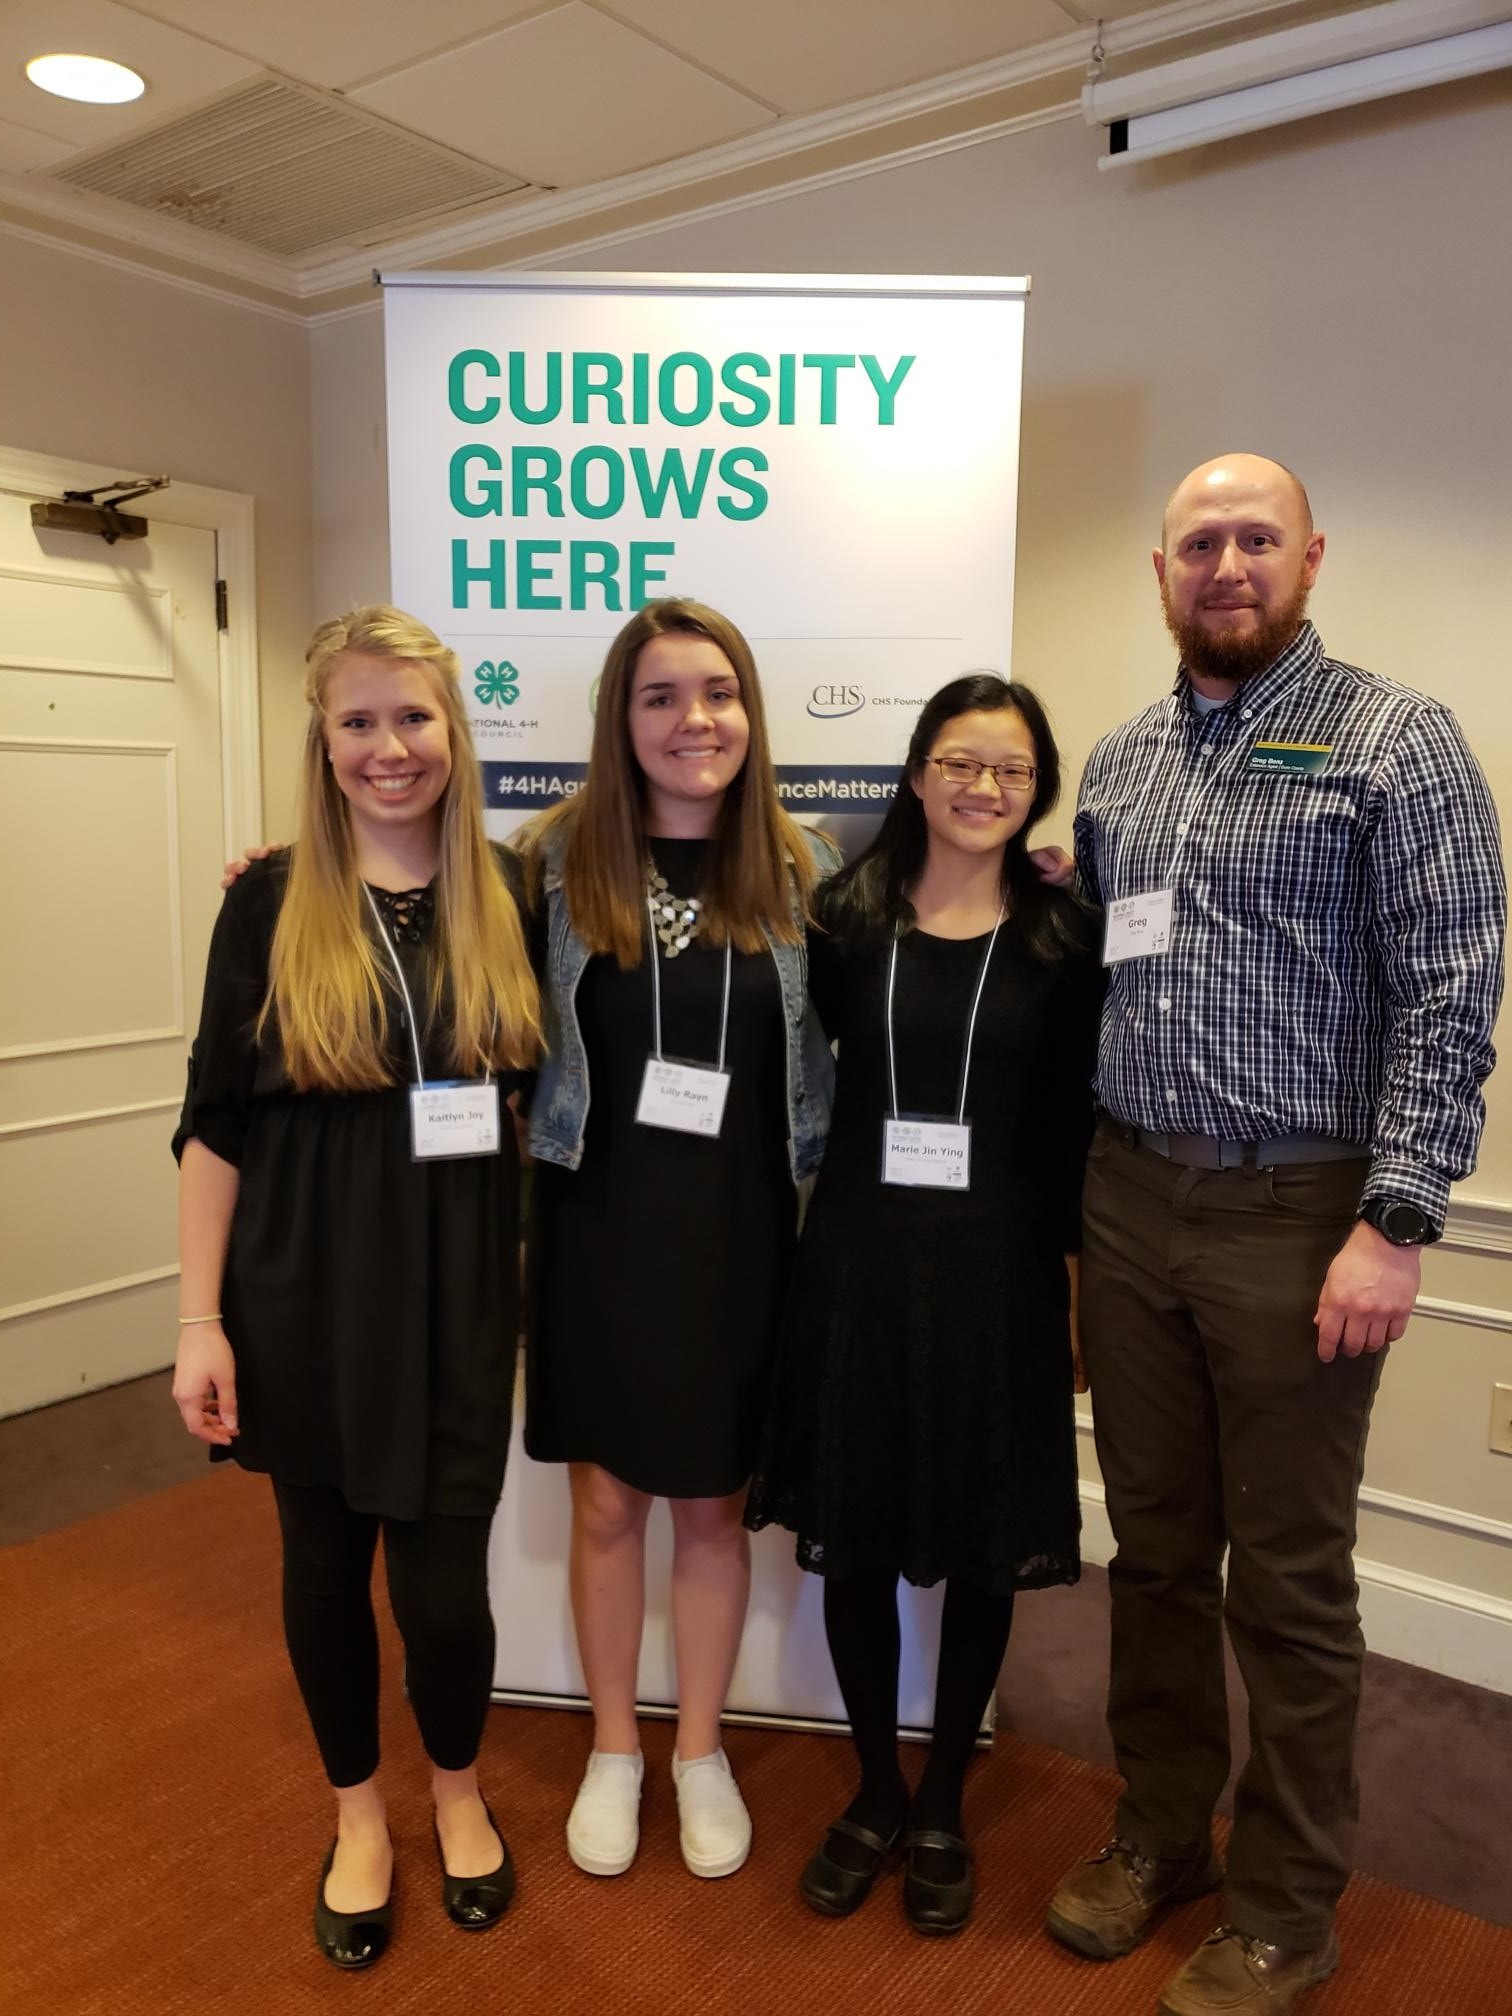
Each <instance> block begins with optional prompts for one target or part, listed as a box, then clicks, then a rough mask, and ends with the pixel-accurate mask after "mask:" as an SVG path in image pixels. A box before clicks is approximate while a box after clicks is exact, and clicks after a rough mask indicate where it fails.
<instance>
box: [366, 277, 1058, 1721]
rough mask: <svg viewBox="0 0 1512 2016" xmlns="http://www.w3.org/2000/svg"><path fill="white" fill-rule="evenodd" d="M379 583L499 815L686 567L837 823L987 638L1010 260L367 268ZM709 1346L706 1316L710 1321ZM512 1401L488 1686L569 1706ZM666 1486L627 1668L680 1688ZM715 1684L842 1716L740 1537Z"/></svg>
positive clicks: (995, 622) (571, 1674) (556, 1550)
mask: <svg viewBox="0 0 1512 2016" xmlns="http://www.w3.org/2000/svg"><path fill="white" fill-rule="evenodd" d="M382 277H383V281H384V286H385V290H386V291H385V302H384V306H385V329H386V340H387V358H388V364H387V368H388V437H389V499H390V503H389V509H390V524H391V531H392V540H393V566H392V579H393V598H394V600H395V601H396V602H397V603H398V604H399V605H400V606H401V607H403V608H406V609H409V610H411V611H412V612H413V613H414V614H415V615H417V616H421V617H423V618H424V620H425V621H426V622H427V623H429V624H430V625H431V627H432V628H433V629H434V630H435V631H436V632H437V633H438V634H439V635H440V636H441V637H442V638H444V639H445V641H446V642H447V643H449V644H451V645H452V646H453V647H454V648H455V649H456V651H457V652H458V654H459V656H460V658H461V660H462V666H463V673H464V679H465V690H466V695H467V701H468V707H469V711H470V714H471V719H472V725H473V732H474V735H475V737H476V740H477V745H478V753H479V756H480V757H481V759H482V763H483V772H484V777H485V780H486V788H487V793H488V805H489V826H490V829H491V831H493V832H494V834H495V835H496V836H498V837H504V836H506V835H507V834H508V833H510V832H511V831H513V829H514V828H515V827H516V826H518V825H519V824H520V823H521V821H522V820H524V819H525V818H527V817H529V815H530V814H531V813H533V812H536V811H539V810H540V809H541V808H542V807H543V806H545V805H547V804H549V803H551V802H552V801H553V800H555V799H559V798H562V797H565V796H570V795H571V794H572V793H573V792H574V791H576V790H577V789H578V787H579V785H580V784H581V782H582V779H583V776H584V774H585V770H586V764H587V756H588V747H589V740H590V736H591V732H592V720H593V706H594V700H595V697H596V691H597V681H598V675H599V672H600V669H601V667H602V663H603V658H604V652H605V649H606V647H607V645H608V643H609V641H610V639H611V638H612V637H613V636H614V635H615V633H616V632H617V631H618V630H619V629H620V628H621V627H622V625H623V624H624V622H625V621H626V619H627V617H629V616H630V615H631V614H632V613H633V612H634V611H635V610H636V609H637V608H638V607H640V606H641V605H642V604H643V603H644V602H646V601H648V600H650V599H652V598H654V597H656V596H661V595H690V596H694V597H696V598H697V599H698V600H700V601H703V602H707V603H710V604H712V605H713V607H714V608H716V609H718V610H720V611H721V612H722V613H723V614H724V615H726V616H728V617H730V618H731V620H732V621H733V622H735V623H736V624H737V625H738V626H739V628H740V629H741V630H743V631H744V632H745V634H746V636H747V637H748V638H749V639H750V642H751V644H752V646H753V648H754V651H755V655H756V662H757V665H758V667H759V668H760V672H761V678H762V687H763V691H764V693H765V696H766V706H767V718H768V724H769V727H770V731H771V738H772V748H773V754H774V757H775V760H776V764H777V776H778V790H779V791H780V793H781V794H782V796H783V799H784V801H785V802H786V803H787V805H788V808H789V810H791V811H792V812H793V813H795V814H796V815H797V816H799V817H803V818H810V819H822V820H823V822H824V823H825V824H827V825H831V826H836V827H838V828H840V830H842V831H843V829H844V821H845V815H852V814H869V815H870V816H871V818H872V819H873V820H874V819H875V817H876V815H878V814H879V813H881V812H882V811H883V810H884V809H885V807H886V803H887V800H888V799H889V798H890V797H891V795H892V790H893V786H894V784H895V782H896V778H897V773H898V765H899V762H900V760H901V758H902V755H903V752H904V749H905V747H906V745H907V741H908V737H909V735H910V733H911V732H912V729H913V724H914V721H915V719H916V718H917V715H918V711H919V709H920V707H921V706H922V705H923V703H924V701H925V700H926V699H927V698H928V697H929V695H930V694H931V693H932V692H933V691H934V690H935V689H936V688H937V687H938V686H940V685H942V684H944V682H945V681H946V680H947V679H950V678H953V677H955V676H956V675H957V674H959V673H961V672H965V671H969V670H973V669H981V668H986V667H991V668H994V669H996V670H998V671H1001V672H1003V673H1005V674H1006V673H1007V672H1008V670H1009V650H1010V644H1011V639H1012V629H1013V557H1014V533H1015V506H1016V499H1017V490H1018V438H1019V388H1020V381H1021V374H1022V356H1023V323H1024V303H1025V297H1026V295H1027V292H1028V283H1027V282H1026V281H1024V280H998V279H907V278H896V277H888V278H850V277H828V276H813V275H803V276H775V275H757V276H749V275H736V274H705V275H668V274H574V273H568V274H536V275H522V274H515V273H510V274H500V275H474V274H433V273H419V274H385V275H384V276H382ZM711 1346H715V1348H717V1340H713V1339H711ZM520 1411H521V1410H520V1409H519V1408H518V1407H517V1408H516V1424H515V1446H514V1448H513V1450H512V1451H511V1454H510V1459H509V1466H508V1473H507V1477H506V1482H505V1490H504V1500H503V1504H502V1506H501V1509H500V1514H499V1518H498V1520H497V1521H496V1523H495V1527H494V1535H493V1543H492V1552H491V1560H490V1577H491V1589H492V1597H493V1602H494V1607H495V1610H496V1612H497V1614H498V1616H499V1617H500V1619H501V1620H502V1628H501V1629H500V1632H499V1651H498V1663H497V1666H496V1670H495V1694H496V1696H497V1698H500V1699H503V1700H511V1701H536V1702H543V1701H550V1702H558V1703H560V1704H562V1705H564V1706H569V1705H575V1706H582V1705H583V1701H584V1686H583V1677H582V1671H581V1668H580V1666H579V1664H578V1659H577V1652H576V1647H575V1644H574V1641H573V1632H572V1622H571V1613H570V1608H569V1603H568V1593H567V1543H568V1530H569V1516H570V1515H569V1506H568V1498H567V1488H566V1479H565V1477H564V1475H563V1474H562V1471H561V1468H560V1466H545V1465H537V1464H534V1463H532V1462H531V1461H530V1460H529V1458H528V1457H526V1455H525V1453H524V1450H523V1447H522V1446H521V1441H520V1425H519V1418H518V1417H519V1414H520ZM670 1550H671V1533H670V1530H669V1523H668V1521H667V1518H666V1511H665V1507H662V1506H658V1507H657V1508H656V1511H655V1514H654V1515H653V1521H652V1527H651V1531H650V1535H649V1544H648V1557H647V1571H648V1572H647V1597H648V1607H647V1620H646V1634H645V1639H644V1643H643V1651H642V1658H641V1668H640V1686H639V1691H640V1697H641V1700H642V1703H643V1704H644V1705H646V1706H647V1707H651V1708H655V1706H657V1705H658V1704H663V1705H665V1704H668V1703H671V1702H674V1701H675V1700H676V1697H677V1686H676V1673H675V1661H674V1657H673V1650H672V1632H671V1620H670V1616H669V1614H668V1606H667V1572H668V1567H669V1557H670ZM752 1551H753V1561H752V1569H753V1575H752V1593H751V1611H750V1621H749V1624H748V1626H747V1630H746V1634H745V1639H744V1643H743V1645H742V1649H741V1655H740V1660H739V1664H738V1665H737V1667H736V1671H735V1677H734V1682H733V1684H732V1687H731V1691H730V1706H731V1709H732V1710H733V1711H735V1712H736V1713H739V1714H744V1715H747V1716H750V1717H753V1718H756V1719H760V1720H784V1721H788V1720H790V1721H795V1722H799V1723H804V1724H809V1725H815V1724H817V1725H821V1726H823V1725H829V1726H834V1725H836V1724H838V1723H840V1722H841V1721H842V1720H843V1717H844V1712H845V1711H844V1706H843V1704H842V1702H841V1701H840V1698H839V1693H838V1690H837V1689H836V1686H835V1682H834V1676H833V1673H832V1671H831V1669H830V1663H829V1658H828V1654H827V1651H826V1649H825V1641H824V1628H823V1619H822V1614H821V1604H820V1593H821V1592H820V1589H819V1586H818V1580H817V1578H816V1577H813V1576H805V1575H802V1574H801V1573H800V1572H799V1570H798V1569H797V1567H796V1566H795V1564H794V1559H793V1543H792V1538H791V1536H790V1535H787V1534H784V1533H780V1532H777V1531H768V1532H765V1533H763V1534H761V1535H759V1536H758V1537H757V1540H756V1542H755V1544H754V1547H753V1550H752ZM938 1594H939V1592H938V1591H934V1592H929V1591H922V1592H921V1591H907V1592H906V1596H905V1603H904V1613H903V1623H904V1631H903V1670H902V1676H901V1689H900V1716H901V1719H902V1721H903V1723H904V1724H905V1725H906V1726H907V1725H912V1726H916V1727H919V1728H927V1726H928V1724H929V1721H930V1718H931V1711H932V1702H933V1692H934V1660H935V1654H936V1648H937V1645H938V1636H939V1603H938Z"/></svg>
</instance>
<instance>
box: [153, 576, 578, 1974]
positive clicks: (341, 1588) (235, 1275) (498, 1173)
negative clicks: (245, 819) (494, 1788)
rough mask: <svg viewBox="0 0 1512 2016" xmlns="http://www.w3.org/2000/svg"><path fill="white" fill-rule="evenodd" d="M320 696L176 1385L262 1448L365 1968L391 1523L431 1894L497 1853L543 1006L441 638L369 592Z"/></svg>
mask: <svg viewBox="0 0 1512 2016" xmlns="http://www.w3.org/2000/svg"><path fill="white" fill-rule="evenodd" d="M305 697H306V699H307V700H308V702H309V707H310V716H309V726H308V729H307V733H306V737H305V745H304V756H303V763H302V769H301V781H300V816H299V839H298V841H297V843H296V845H295V846H294V848H293V850H292V851H291V852H287V853H280V854H278V855H276V856H273V857H272V858H269V859H265V860H259V861H257V862H256V863H255V864H254V865H253V866H252V867H251V868H250V869H249V870H248V871H247V872H246V873H245V874H244V875H243V876H242V877H241V878H240V880H238V881H237V882H236V883H235V885H234V887H233V888H232V889H231V890H230V893H229V894H228V895H227V897H226V901H225V904H224V907H223V908H222V911H221V915H220V918H219V920H218V922H217V924H216V928H215V934H214V937H213V939H212V942H211V948H210V961H209V969H208V972H207V976H206V981H205V993H204V1005H203V1010H202V1015H201V1021H200V1028H199V1034H198V1037H197V1040H196V1042H195V1045H194V1052H193V1056H192V1058H191V1060H190V1072H189V1090H188V1095H187V1097H186V1099H185V1103H184V1110H183V1115H182V1118H181V1120H180V1123H179V1129H178V1133H177V1135H176V1136H175V1141H174V1146H175V1150H176V1152H178V1154H179V1155H180V1232H181V1240H180V1244H181V1257H182V1287H181V1308H182V1313H181V1316H180V1319H179V1321H180V1331H179V1336H180V1345H179V1354H178V1363H177V1367H176V1369H175V1374H174V1385H173V1393H174V1399H175V1401H176V1402H177V1404H178V1406H179V1409H180V1412H181V1413H182V1415H183V1418H184V1423H185V1426H186V1427H187V1428H188V1429H189V1432H190V1433H191V1434H193V1435H195V1436H197V1437H198V1438H199V1439H200V1440H201V1441H204V1442H207V1443H209V1444H210V1445H211V1454H212V1456H213V1457H222V1458H224V1457H228V1456H231V1457H234V1458H235V1459H236V1460H237V1461H238V1462H239V1463H240V1464H241V1465H242V1467H243V1468H244V1469H247V1470H253V1471H262V1472H265V1473H267V1474H268V1475H269V1476H270V1477H271V1479H272V1484H273V1492H274V1496H275V1499H276V1501H277V1506H278V1514H279V1521H280V1525H281V1528H282V1533H283V1548H284V1624H285V1632H286V1636H287V1639H288V1645H289V1653H290V1657H291V1661H292V1664H293V1667H294V1672H295V1677H296V1679H297V1680H298V1683H299V1686H300V1690H301V1693H302V1694H303V1696H304V1701H305V1706H306V1709H307V1711H308V1714H309V1718H310V1722H311V1725H312V1728H313V1730H314V1734H315V1739H316V1743H317V1745H318V1747H319V1750H320V1754H321V1760H322V1762H323V1764H324V1766H325V1769H326V1774H327V1776H328V1778H329V1779H330V1782H331V1784H332V1785H333V1787H334V1788H335V1792H336V1802H337V1830H336V1837H335V1840H334V1842H333V1843H332V1845H331V1849H330V1852H329V1853H328V1855H327V1856H326V1861H325V1866H324V1868H323V1869H322V1871H321V1876H320V1881H319V1884H318V1887H317V1890H316V1901H315V1931H316V1938H317V1940H318V1942H319V1945H320V1947H321V1950H322V1951H323V1952H324V1954H325V1956H326V1958H327V1959H328V1960H330V1961H331V1962H332V1963H333V1964H335V1965H336V1966H339V1967H344V1968H356V1967H363V1966H368V1965H370V1964H371V1963H372V1962H373V1961H374V1960H376V1959H377V1958H379V1956H380V1955H381V1954H382V1952H383V1950H384V1948H385V1946H386V1945H387V1943H388V1937H389V1930H390V1922H391V1921H390V1909H391V1905H390V1893H391V1884H392V1874H393V1857H392V1849H391V1846H390V1841H389V1834H388V1824H387V1819H386V1815H385V1807H384V1802H383V1797H382V1794H381V1792H380V1790H379V1786H378V1779H377V1768H378V1642H377V1634H376V1629H375V1626H374V1619H373V1611H372V1605H371V1600H370V1595H369V1582H370V1576H371V1569H372V1561H373V1555H374V1551H375V1547H376V1544H377V1540H378V1536H379V1534H380V1532H381V1533H382V1536H383V1543H384V1561H385V1568H386V1572H387V1578H388V1586H389V1594H390V1598H391V1601H392V1604H393V1610H394V1615H395V1618H396V1620H397V1622H398V1625H399V1629H400V1632H401V1634H402V1636H403V1639H404V1644H405V1652H406V1659H407V1675H408V1682H409V1692H410V1698H411V1701H412V1703H413V1705H414V1709H415V1714H416V1719H417V1721H418V1722H419V1725H420V1731H421V1735H422V1738H423V1740H424V1743H425V1747H426V1750H427V1752H428V1754H429V1756H430V1759H431V1765H432V1788H433V1793H434V1799H435V1826H436V1841H437V1849H438V1853H439V1857H440V1862H441V1890H442V1898H443V1902H444V1905H445V1908H446V1910H447V1911H448V1913H449V1915H450V1916H451V1918H452V1919H453V1921H454V1922H455V1923H456V1924H458V1925H460V1926H462V1927H463V1928H465V1929H469V1930H474V1929H480V1928H482V1927H484V1926H487V1925H489V1924H492V1923H493V1922H495V1921H496V1920H497V1919H498V1917H499V1916H500V1915H501V1914H502V1912H503V1911H504V1910H505V1908H506V1907H507V1905H508V1903H509V1899H510V1896H511V1894H512V1892H513V1887H514V1871H513V1866H512V1864H511V1861H510V1856H509V1851H508V1848H507V1847H506V1846H505V1844H504V1842H503V1840H502V1837H501V1836H500V1835H499V1833H498V1832H497V1830H496V1828H495V1827H494V1825H493V1822H492V1820H491V1818H490V1816H489V1813H488V1810H487V1808H486V1806H485V1804H484V1802H483V1799H482V1795H481V1793H480V1791H479V1788H478V1778H477V1768H476V1759H477V1753H478V1745H479V1741H480V1738H481V1735H482V1729H483V1721H484V1713H485V1710H486V1707H487V1703H488V1697H489V1689H490V1686H491V1683H492V1676H493V1625H492V1621H491V1618H490V1615H489V1608H488V1583H487V1547H488V1533H489V1527H490V1524H491V1522H492V1518H493V1513H494V1508H495V1506H496V1505H497V1503H498V1499H499V1493H500V1491H501V1489H502V1486H503V1478H504V1461H505V1456H506V1453H507V1450H508V1446H509V1420H510V1402H511V1389H512V1385H513V1364H514V1352H513V1342H514V1338H515V1335H516V1327H517V1326H516V1316H517V1309H516V1303H517V1286H516V1253H517V1249H518V1221H519V1162H518V1153H517V1149H516V1144H515V1135H514V1129H513V1127H512V1125H511V1124H510V1116H509V1115H508V1114H507V1113H502V1114H501V1111H500V1104H501V1101H502V1100H504V1099H505V1098H507V1097H508V1096H509V1095H510V1093H511V1092H512V1091H513V1090H514V1089H515V1087H516V1086H517V1085H518V1083H519V1082H520V1075H521V1073H522V1072H524V1071H525V1070H527V1069H528V1068H529V1067H530V1066H531V1065H532V1064H533V1063H534V1061H535V1057H536V1053H537V1048H538V1041H539V1033H540V1027H539V1006H538V997H537V993H536V987H535V982H534V979H533V977H532V974H531V970H530V965H529V959H528V955H527V952H526V947H525V941H524V935H523V932H522V928H521V921H520V912H519V908H518V904H517V900H516V899H517V894H518V893H519V892H518V890H517V889H516V887H515V886H513V883H514V878H515V877H516V876H517V872H518V871H517V869H516V868H514V867H513V865H512V861H513V857H506V856H505V854H504V852H503V850H495V849H493V848H492V847H490V845H489V843H488V841H487V840H486V839H485V837H484V831H483V814H482V788H481V780H480V775H479V770H478V762H477V758H476V755H475V754H474V751H473V746H472V740H471V736H470V734H469V732H468V727H467V720H466V716H465V714H464V711H463V706H462V698H461V692H460V688H459V685H458V667H457V661H456V658H455V656H454V654H453V653H452V652H450V651H449V650H447V649H446V647H445V646H444V645H443V644H442V643H441V642H440V640H439V639H438V638H437V637H435V636H434V635H433V634H432V632H431V631H429V630H428V629H426V628H425V626H424V625H423V624H421V623H419V622H417V621H416V620H415V619H414V618H413V617H410V616H406V615H404V614H403V613H402V612H401V611H399V610H396V609H390V608H386V607H381V606H378V607H370V608H364V609H357V610H354V611H352V612H351V614H350V615H347V616H344V617H340V618H338V619H336V620H335V621H333V622H329V623H324V624H322V625H321V626H320V628H319V629H318V630H317V631H316V632H315V635H314V638H313V639H312V641H311V644H310V649H309V653H308V656H307V677H306V682H305Z"/></svg>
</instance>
